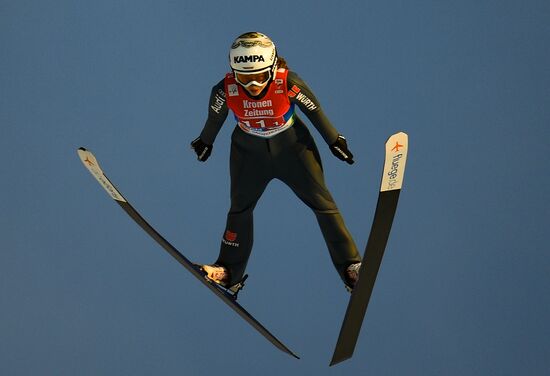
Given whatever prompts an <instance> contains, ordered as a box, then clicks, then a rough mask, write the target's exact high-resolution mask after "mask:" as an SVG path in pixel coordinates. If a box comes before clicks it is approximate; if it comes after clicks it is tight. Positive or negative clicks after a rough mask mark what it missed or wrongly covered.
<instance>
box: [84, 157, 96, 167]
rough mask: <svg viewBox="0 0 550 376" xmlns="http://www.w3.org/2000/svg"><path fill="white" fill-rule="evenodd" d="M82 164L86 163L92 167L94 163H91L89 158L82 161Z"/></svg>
mask: <svg viewBox="0 0 550 376" xmlns="http://www.w3.org/2000/svg"><path fill="white" fill-rule="evenodd" d="M84 163H87V164H88V166H93V165H94V162H92V161H91V160H90V158H89V157H86V159H85V160H84Z"/></svg>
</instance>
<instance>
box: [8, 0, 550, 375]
mask: <svg viewBox="0 0 550 376" xmlns="http://www.w3.org/2000/svg"><path fill="white" fill-rule="evenodd" d="M54 3H55V4H47V3H45V2H39V1H32V0H29V1H13V2H7V1H2V2H1V3H0V43H1V47H2V53H1V54H0V68H1V69H0V90H1V92H0V129H1V137H0V153H1V157H2V163H1V164H0V174H1V176H2V182H3V184H2V195H1V196H0V211H1V213H2V215H1V216H0V231H1V233H0V234H1V237H0V238H1V244H2V251H1V252H0V307H1V309H0V336H1V337H2V341H0V373H1V374H5V375H35V374H41V375H74V374H78V375H121V374H131V375H151V374H158V375H171V374H185V375H202V374H207V373H211V372H223V373H224V374H230V375H232V374H243V375H257V374H263V375H281V374H285V375H304V374H306V375H307V374H317V375H348V374H350V373H355V372H361V374H372V375H423V376H426V375H518V374H525V375H543V374H547V372H548V369H550V361H549V360H548V359H550V343H549V340H548V338H549V337H550V322H549V317H550V298H549V294H548V291H549V288H550V256H549V255H548V245H547V241H546V236H545V235H546V233H547V231H548V230H547V229H548V228H549V220H548V216H549V214H550V205H549V203H548V195H547V192H548V191H549V189H550V174H549V172H550V169H549V167H550V163H549V158H548V152H549V151H550V149H549V147H548V140H549V136H550V132H549V131H548V127H549V124H550V106H549V98H550V89H549V87H550V68H549V67H550V52H549V49H548V43H549V42H550V23H549V22H548V20H549V19H550V4H549V3H548V2H547V1H523V2H519V1H488V0H482V1H461V2H452V1H417V2H408V1H368V2H357V3H354V4H353V5H348V4H347V3H346V4H345V5H344V4H343V3H341V2H340V3H337V2H319V1H301V2H290V1H279V2H277V3H273V2H264V1H257V2H255V3H254V7H251V6H250V4H249V3H248V2H240V1H232V2H222V1H218V2H200V4H199V2H186V1H142V0H140V1H137V0H136V1H103V0H98V1H94V2H74V1H56V2H54ZM250 30H258V31H262V32H264V33H266V34H268V35H270V36H271V37H272V38H273V39H274V41H275V42H276V44H277V46H278V48H279V53H280V55H282V56H284V57H286V59H287V60H288V63H289V65H290V67H291V69H294V70H295V71H296V72H298V73H299V74H300V76H301V77H302V78H304V79H305V80H306V81H307V82H308V83H309V85H310V86H311V88H312V89H313V90H314V92H315V93H316V95H317V97H318V98H319V100H320V101H321V104H322V105H323V107H324V109H325V111H326V113H327V115H328V116H329V118H330V119H331V120H332V122H333V123H334V125H335V127H336V128H337V129H338V130H339V131H340V133H342V134H344V135H345V136H346V138H347V139H348V142H349V145H350V148H351V150H352V151H353V153H354V154H355V159H356V163H355V164H354V165H353V166H348V165H347V164H345V163H342V162H340V161H339V160H337V159H336V158H334V157H333V156H332V155H331V154H330V152H329V150H328V148H327V147H326V145H325V144H324V143H323V140H322V139H321V137H320V136H319V134H317V133H316V132H315V130H312V133H313V134H314V137H315V138H316V140H317V144H318V146H319V148H320V150H321V153H322V157H323V162H324V166H325V173H326V179H327V183H328V186H329V187H330V189H331V191H332V193H333V195H334V197H335V199H336V201H337V203H338V205H339V207H340V209H341V211H342V213H343V214H344V217H345V219H346V222H347V225H348V227H349V229H350V231H351V232H352V234H353V235H354V238H355V240H356V242H357V244H358V246H359V247H360V248H361V249H362V248H363V247H364V244H365V243H366V240H367V236H368V232H369V229H370V225H371V222H372V216H373V213H374V208H375V205H376V198H377V189H378V184H379V180H380V174H381V169H382V161H383V147H384V142H385V140H386V138H387V137H388V136H389V135H391V134H392V133H394V132H396V131H399V130H404V131H406V132H407V133H408V134H409V140H410V150H409V160H408V163H407V172H406V176H405V184H404V189H403V191H402V193H401V198H400V204H399V208H398V212H397V215H396V219H395V222H394V227H393V230H392V234H391V238H390V241H389V243H388V247H387V250H386V255H385V257H384V260H383V263H382V267H381V270H380V273H379V276H378V280H377V284H376V287H375V291H374V294H373V297H372V300H371V304H370V306H369V311H368V313H367V316H366V319H365V322H364V325H363V330H362V332H361V336H360V337H359V342H358V345H357V348H356V352H355V356H354V358H352V359H351V360H349V361H347V362H345V363H343V364H341V365H338V366H336V367H333V368H328V363H329V361H330V357H331V355H332V350H333V348H334V344H335V342H336V339H337V335H338V331H339V328H340V323H341V319H342V317H343V315H344V312H345V308H346V304H347V299H348V295H347V293H346V292H345V290H344V288H343V286H342V284H341V283H340V282H339V280H338V277H337V275H336V273H335V272H334V270H333V267H332V265H331V263H330V260H329V257H328V252H327V251H326V248H325V245H324V242H323V240H322V237H321V234H320V231H319V230H318V228H317V225H316V222H315V219H314V216H313V214H312V213H311V212H310V210H309V209H308V208H307V207H305V206H304V205H302V204H301V203H300V202H299V201H298V199H297V198H296V197H295V196H294V195H293V194H292V192H291V191H290V190H289V189H288V188H287V187H285V186H284V185H283V184H282V183H280V182H273V183H272V184H271V185H270V186H269V188H268V190H267V191H266V193H265V194H264V197H263V198H262V200H261V202H260V204H259V205H258V208H257V210H256V212H255V220H256V230H255V239H256V240H255V248H254V251H253V254H252V258H251V260H250V263H249V268H248V273H249V274H250V278H249V280H248V285H247V287H246V289H245V290H243V292H242V294H241V296H240V298H239V300H240V302H241V304H242V305H244V306H245V307H246V308H247V309H248V310H249V311H250V312H251V313H252V314H254V315H255V316H256V317H257V318H258V319H259V320H260V321H261V322H262V323H263V324H264V325H266V326H267V327H268V328H269V329H270V330H272V331H273V333H274V334H275V335H277V336H278V337H279V338H280V339H282V340H283V341H284V342H285V344H287V345H288V346H289V347H290V348H291V349H292V350H294V351H295V352H297V353H298V354H300V356H301V357H302V359H301V360H299V361H297V360H295V359H292V358H290V357H288V356H287V355H285V354H283V353H281V352H279V351H278V350H277V349H275V348H273V347H272V346H271V345H270V344H269V343H268V342H267V341H265V340H264V339H263V338H262V337H261V336H259V335H258V334H257V333H255V332H254V331H253V330H252V329H250V328H249V327H248V326H247V325H246V324H245V323H244V322H242V320H241V319H240V318H239V317H238V316H237V315H235V314H234V313H233V312H232V311H230V310H229V309H228V308H227V307H226V306H225V305H223V304H222V303H221V302H220V301H218V300H217V299H216V298H215V297H214V296H213V295H212V294H210V293H209V292H208V291H207V290H206V289H204V287H203V286H202V285H201V284H199V283H198V282H197V281H195V280H194V279H193V278H192V277H191V276H190V275H189V274H188V273H187V272H186V271H185V270H184V269H183V268H181V266H180V265H179V264H177V263H176V262H175V261H174V260H173V259H171V258H170V257H169V256H168V255H167V254H165V253H164V251H163V250H162V249H161V248H160V247H158V246H157V245H156V244H155V243H154V242H153V241H152V240H150V239H149V238H148V237H147V235H146V234H145V233H144V232H143V231H142V230H141V229H139V228H138V227H137V226H136V225H135V224H134V223H133V222H132V221H131V220H130V219H129V218H128V217H127V216H126V214H125V213H124V212H123V211H121V210H120V209H119V208H118V206H117V205H116V204H114V203H113V202H112V201H111V200H110V199H109V197H108V196H107V195H106V194H105V193H104V192H103V191H102V190H101V188H100V187H99V186H98V185H97V184H96V182H95V181H94V180H93V178H92V177H91V176H89V174H88V172H87V171H86V170H85V169H84V168H83V167H82V165H81V163H80V161H79V160H78V158H77V155H76V149H77V148H78V147H80V146H85V147H87V148H89V149H90V150H92V151H93V152H94V153H95V155H96V156H97V157H98V159H99V160H100V162H101V163H102V167H103V169H104V171H105V172H106V173H107V174H108V176H109V177H110V178H111V179H112V180H113V181H114V182H115V184H116V185H117V186H118V187H119V189H120V190H121V191H122V192H123V193H124V194H125V196H126V197H127V198H128V199H129V200H130V202H132V204H133V205H134V206H135V207H136V208H137V209H138V210H139V211H140V212H141V213H142V214H143V215H144V216H145V217H146V218H147V219H148V220H149V222H150V223H151V224H153V226H155V227H156V228H157V229H158V230H159V231H160V232H161V233H162V234H163V235H164V236H165V237H166V238H168V239H169V240H170V241H171V243H172V244H174V245H175V246H176V247H178V248H179V249H180V250H181V251H182V252H183V253H184V254H186V255H187V256H188V257H189V258H191V259H193V260H195V261H197V262H211V261H213V260H214V259H215V258H216V256H217V253H218V248H219V242H220V237H221V235H222V232H223V228H224V224H225V215H226V211H227V209H228V207H229V176H228V153H229V135H230V132H231V130H232V128H233V127H234V124H233V123H232V121H231V120H228V121H227V122H226V124H225V126H224V128H223V129H222V131H221V132H220V134H219V136H218V139H217V141H216V144H215V145H214V152H213V154H212V157H211V158H210V159H209V160H208V162H207V163H205V164H201V163H198V162H197V161H196V159H195V157H194V155H193V153H192V151H191V150H190V149H189V142H190V141H191V140H192V139H194V138H195V137H196V136H197V135H198V134H199V133H200V130H201V129H202V126H203V124H204V120H205V118H206V112H207V101H208V96H209V94H210V88H211V86H212V85H214V84H215V83H216V82H218V81H219V80H220V79H221V77H223V74H224V73H225V72H226V71H227V70H228V66H227V65H228V64H227V51H228V47H229V45H230V43H231V41H232V40H233V38H234V37H235V36H237V35H239V34H241V33H242V32H245V31H250Z"/></svg>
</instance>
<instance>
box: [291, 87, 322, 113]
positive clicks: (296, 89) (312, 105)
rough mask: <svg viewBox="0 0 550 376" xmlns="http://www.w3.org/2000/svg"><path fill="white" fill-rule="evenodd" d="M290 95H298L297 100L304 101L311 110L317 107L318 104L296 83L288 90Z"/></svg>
mask: <svg viewBox="0 0 550 376" xmlns="http://www.w3.org/2000/svg"><path fill="white" fill-rule="evenodd" d="M288 96H289V97H291V98H294V97H296V100H297V101H298V102H300V103H302V104H303V105H304V106H305V107H306V108H307V109H308V110H310V111H314V110H316V109H317V105H316V104H315V103H314V102H313V101H312V100H311V99H309V98H308V97H307V95H305V94H304V93H302V92H301V89H300V88H299V87H298V86H296V85H294V86H292V88H291V89H290V90H289V91H288Z"/></svg>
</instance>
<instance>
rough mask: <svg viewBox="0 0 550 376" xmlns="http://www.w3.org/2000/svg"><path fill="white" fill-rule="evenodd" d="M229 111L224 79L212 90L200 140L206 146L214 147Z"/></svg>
mask: <svg viewBox="0 0 550 376" xmlns="http://www.w3.org/2000/svg"><path fill="white" fill-rule="evenodd" d="M228 113H229V110H228V108H227V101H226V99H225V91H224V80H223V79H222V80H221V81H220V82H218V84H217V85H215V86H214V87H213V88H212V92H211V93H210V103H209V105H208V118H207V119H206V124H205V125H204V128H203V130H202V132H201V135H200V138H201V140H202V141H203V142H204V143H205V144H209V145H212V144H213V143H214V140H215V139H216V136H217V135H218V132H219V131H220V129H221V127H222V125H223V123H224V121H225V119H226V118H227V114H228Z"/></svg>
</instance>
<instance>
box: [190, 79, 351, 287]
mask: <svg viewBox="0 0 550 376" xmlns="http://www.w3.org/2000/svg"><path fill="white" fill-rule="evenodd" d="M296 106H298V108H300V110H301V111H302V112H303V113H304V114H305V115H306V116H307V117H308V119H309V120H310V121H311V123H312V124H313V125H314V126H315V128H316V129H317V130H318V131H319V133H320V134H321V136H322V137H323V139H324V140H325V142H326V143H327V144H329V145H330V144H332V143H333V142H335V140H336V139H337V137H338V132H337V131H336V129H335V128H334V127H333V126H332V124H331V123H330V121H329V120H328V119H327V117H326V116H325V114H324V111H323V110H322V109H321V107H320V105H319V103H318V101H317V99H316V98H315V96H314V95H313V93H312V92H311V90H310V89H309V87H308V86H307V85H306V84H305V83H304V82H303V81H302V80H301V79H300V78H299V77H298V75H297V74H296V73H294V72H293V71H288V70H286V69H278V70H277V72H276V75H275V77H274V79H273V80H272V81H271V82H270V83H269V85H268V86H267V87H266V89H264V91H263V92H262V94H261V95H260V96H258V97H251V96H249V95H248V93H247V92H246V90H245V89H244V88H243V87H241V86H240V85H239V84H237V82H236V81H235V79H234V77H233V74H232V73H228V74H227V75H226V76H225V78H224V79H222V80H221V81H220V82H219V83H218V84H217V85H215V86H214V87H213V88H212V92H211V96H210V106H209V111H208V119H207V121H206V124H205V126H204V128H203V130H202V132H201V135H200V138H201V139H202V140H203V141H204V142H205V143H207V144H210V145H212V144H213V143H214V140H215V138H216V136H217V134H218V132H219V130H220V129H221V126H222V125H223V123H224V121H225V120H226V118H227V115H228V113H229V109H231V111H232V112H233V114H234V116H235V120H236V121H237V126H236V127H235V129H234V131H233V133H232V136H231V155H230V175H231V207H230V209H229V213H228V215H227V223H226V227H225V231H224V234H223V237H222V243H221V248H220V253H219V256H218V260H217V261H216V263H217V264H219V265H222V266H224V267H226V268H227V269H228V270H229V273H230V278H231V281H230V283H229V285H232V284H235V283H237V282H239V281H240V280H241V279H242V277H243V275H244V271H245V269H246V265H247V262H248V259H249V257H250V253H251V251H252V244H253V212H254V208H255V207H256V204H257V203H258V200H259V199H260V197H261V196H262V193H263V192H264V190H265V188H266V187H267V185H268V184H269V182H270V181H271V180H272V179H278V180H280V181H282V182H284V183H285V184H286V185H287V186H289V187H290V188H291V189H292V191H294V193H295V194H296V195H297V196H298V197H299V198H300V200H302V201H303V202H304V203H305V204H306V205H307V206H308V207H310V208H311V209H312V210H313V212H314V213H315V216H316V218H317V221H318V223H319V226H320V229H321V232H322V234H323V237H324V240H325V242H326V244H327V247H328V250H329V252H330V256H331V259H332V262H333V264H334V266H335V267H336V270H337V272H338V274H339V275H340V277H341V278H342V280H343V281H344V282H345V281H346V277H345V271H346V268H347V267H348V266H349V265H350V264H353V263H357V262H360V261H361V256H360V255H359V253H358V251H357V247H356V245H355V243H354V241H353V239H352V237H351V235H350V233H349V231H348V229H347V228H346V226H345V224H344V220H343V218H342V216H341V215H340V212H339V210H338V208H337V206H336V204H335V202H334V200H333V198H332V195H331V194H330V192H329V190H328V188H327V187H326V184H325V179H324V174H323V168H322V164H321V158H320V155H319V151H318V150H317V147H316V145H315V142H314V140H313V137H312V136H311V134H310V133H309V131H308V129H307V128H306V126H305V124H304V123H303V122H302V121H301V120H300V118H299V117H298V116H297V115H296V112H295V107H296Z"/></svg>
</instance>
